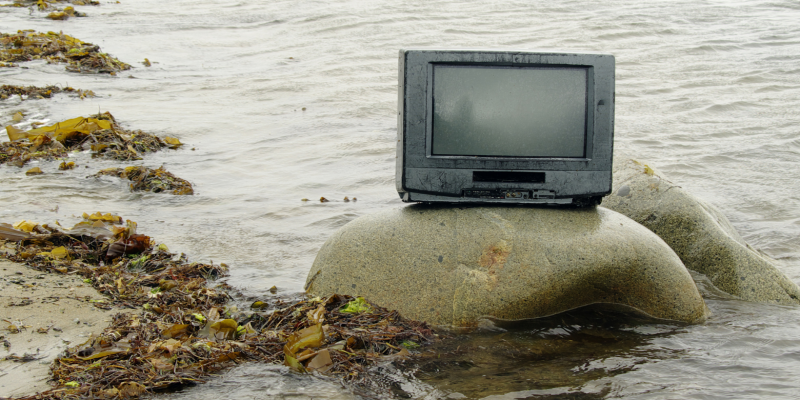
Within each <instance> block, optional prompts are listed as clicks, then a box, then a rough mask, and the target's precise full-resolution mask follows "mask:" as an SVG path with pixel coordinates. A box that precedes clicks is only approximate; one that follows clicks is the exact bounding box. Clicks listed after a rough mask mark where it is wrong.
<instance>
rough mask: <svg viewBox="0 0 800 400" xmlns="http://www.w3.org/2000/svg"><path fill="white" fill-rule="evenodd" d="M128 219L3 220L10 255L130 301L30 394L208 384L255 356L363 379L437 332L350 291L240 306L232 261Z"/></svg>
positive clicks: (355, 381)
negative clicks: (229, 279)
mask: <svg viewBox="0 0 800 400" xmlns="http://www.w3.org/2000/svg"><path fill="white" fill-rule="evenodd" d="M122 219H123V218H122V217H120V216H117V215H113V214H110V213H105V214H103V213H99V212H98V213H94V214H91V215H89V214H84V215H83V220H82V221H80V222H78V223H77V224H76V225H75V226H74V227H73V228H72V229H64V228H61V227H60V226H59V227H53V226H47V225H39V224H37V223H35V222H29V221H21V223H19V224H16V225H15V226H16V227H23V226H24V227H26V228H29V229H30V233H28V232H24V231H22V230H17V229H14V228H9V225H8V224H0V228H2V229H0V240H6V241H11V242H13V243H15V245H14V251H13V252H9V253H6V254H5V257H6V258H8V259H11V260H13V261H16V262H21V263H25V264H27V265H28V266H30V267H32V268H34V269H36V270H40V271H46V272H54V273H61V274H77V275H80V276H82V277H83V278H84V282H86V283H89V284H91V285H92V286H93V287H94V288H95V289H97V290H98V291H100V292H101V293H103V294H104V295H105V296H106V299H105V300H102V301H94V302H93V303H92V304H93V305H94V306H95V307H99V308H107V307H110V306H111V305H112V304H113V305H115V306H118V307H122V308H127V309H130V311H126V312H121V313H118V314H117V315H116V316H115V317H114V319H113V321H112V322H111V324H110V326H109V327H107V328H106V329H105V331H104V333H103V334H101V335H99V336H96V337H91V338H89V340H87V341H86V342H85V343H83V344H80V345H78V346H75V347H72V348H69V349H68V350H67V351H66V353H65V354H64V355H62V356H61V357H60V358H58V359H56V360H55V361H54V363H53V364H52V366H51V370H52V373H53V382H54V383H55V387H54V388H53V389H51V390H48V391H45V392H42V393H38V394H36V395H32V396H28V397H21V398H20V399H73V398H136V397H139V396H141V395H144V394H149V393H154V392H159V391H164V390H175V389H178V388H180V387H182V386H186V385H194V384H198V383H202V382H204V381H205V380H206V379H207V378H208V377H209V376H210V375H212V374H214V373H216V372H218V371H220V370H222V369H224V368H228V367H232V366H234V365H235V364H238V363H240V362H245V361H247V362H265V363H272V364H277V363H283V364H285V365H287V366H288V367H289V368H291V369H292V370H294V371H297V372H310V371H316V372H318V373H322V374H325V375H328V376H331V377H334V378H337V379H339V380H341V381H342V382H345V383H348V384H351V385H357V386H360V385H365V384H368V383H369V382H370V380H371V379H373V378H374V379H380V378H378V377H371V375H370V373H369V371H370V368H372V367H373V366H378V365H380V364H382V363H388V362H392V361H394V360H398V359H402V358H406V357H410V356H411V355H412V353H411V352H410V351H409V349H415V348H416V347H419V346H420V345H423V344H426V343H429V342H431V341H432V340H433V339H434V338H435V336H436V335H435V334H434V333H433V332H432V331H431V329H430V328H429V327H428V326H427V325H426V324H425V323H422V322H416V321H411V320H407V319H404V318H402V317H401V316H400V315H399V314H398V313H397V312H396V311H389V310H386V309H383V308H381V307H378V306H376V305H374V304H371V303H369V302H368V301H367V300H365V299H363V298H353V297H350V296H341V295H332V296H329V297H326V298H304V297H298V298H287V297H278V296H274V295H267V297H266V298H265V299H263V300H260V301H257V302H255V303H254V307H253V311H247V312H245V311H240V310H238V309H237V307H236V306H234V305H231V304H230V302H229V300H231V299H232V298H233V297H232V296H231V294H234V295H235V294H236V293H235V289H234V288H232V287H230V286H228V285H226V284H224V283H215V282H214V281H215V280H216V279H218V278H220V277H223V276H225V275H226V271H227V267H226V266H225V265H224V264H219V265H215V264H201V263H194V262H192V263H190V262H189V261H188V260H187V258H186V256H185V255H183V254H173V253H170V252H169V251H168V250H167V247H166V246H165V245H163V244H158V245H157V244H156V242H155V241H154V240H152V239H151V238H150V237H148V236H146V235H142V234H140V233H138V232H137V224H136V223H135V222H133V221H130V220H127V221H125V223H124V224H122V222H121V221H122ZM42 232H44V233H42ZM256 303H258V307H255V304H256ZM414 351H415V352H416V350H414Z"/></svg>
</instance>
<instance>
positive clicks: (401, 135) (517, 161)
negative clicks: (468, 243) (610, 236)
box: [396, 50, 614, 206]
mask: <svg viewBox="0 0 800 400" xmlns="http://www.w3.org/2000/svg"><path fill="white" fill-rule="evenodd" d="M399 66H400V71H399V72H400V74H399V82H398V83H399V85H398V89H399V90H398V125H397V174H396V182H397V191H398V193H399V195H400V197H401V198H402V199H403V201H406V202H412V201H414V202H472V203H525V204H542V203H544V204H572V205H579V206H585V205H592V204H598V203H599V202H600V200H601V199H602V197H603V196H605V195H607V194H608V193H610V192H611V160H612V152H613V139H614V57H613V56H611V55H608V54H574V53H552V52H525V51H493V50H401V51H400V65H399Z"/></svg>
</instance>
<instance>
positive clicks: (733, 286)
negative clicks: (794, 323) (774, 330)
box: [603, 157, 800, 304]
mask: <svg viewBox="0 0 800 400" xmlns="http://www.w3.org/2000/svg"><path fill="white" fill-rule="evenodd" d="M612 190H613V191H612V194H611V195H609V196H607V197H605V198H604V199H603V207H607V208H609V209H612V210H614V211H617V212H619V213H621V214H624V215H626V216H628V217H630V218H631V219H633V220H634V221H636V222H639V223H640V224H642V225H644V226H645V227H647V228H648V229H650V230H651V231H653V232H655V233H656V234H657V235H658V236H660V237H661V238H662V239H664V241H665V242H666V243H667V244H668V245H669V246H670V247H671V248H672V249H673V250H675V253H677V254H678V256H679V257H680V258H681V260H682V261H683V263H684V264H685V265H686V268H688V269H690V270H693V271H696V272H699V273H701V274H704V275H705V276H707V277H708V278H709V279H710V280H711V282H712V283H713V284H714V285H715V286H716V287H717V288H719V289H720V290H722V291H724V292H726V293H728V294H731V295H733V296H736V297H738V298H740V299H742V300H747V301H757V302H765V303H777V304H800V288H798V286H797V284H795V283H794V282H792V281H791V280H790V279H789V278H787V277H786V276H785V275H784V274H783V273H782V272H781V271H780V270H779V269H778V264H777V262H776V261H775V260H773V259H771V258H769V257H768V256H766V255H764V254H762V253H760V252H758V251H757V250H755V249H753V248H752V247H750V246H749V245H748V244H747V243H745V241H744V240H743V239H742V237H741V236H739V234H738V233H737V232H736V230H735V229H734V228H733V226H732V225H731V223H730V222H729V221H728V219H727V218H726V217H725V216H724V215H722V213H721V212H720V211H719V210H717V209H716V208H715V207H713V206H711V205H709V204H706V203H705V202H703V201H702V200H700V199H698V198H697V197H695V196H693V195H692V194H690V193H688V192H687V191H686V190H684V189H682V188H681V187H680V186H677V185H675V184H674V183H672V182H670V181H669V180H667V179H666V178H665V177H664V176H663V175H662V174H661V173H659V172H657V171H655V170H654V169H653V168H652V167H650V166H648V165H645V164H643V163H641V162H639V161H636V160H633V159H630V158H627V157H619V158H617V159H615V160H614V183H613V189H612Z"/></svg>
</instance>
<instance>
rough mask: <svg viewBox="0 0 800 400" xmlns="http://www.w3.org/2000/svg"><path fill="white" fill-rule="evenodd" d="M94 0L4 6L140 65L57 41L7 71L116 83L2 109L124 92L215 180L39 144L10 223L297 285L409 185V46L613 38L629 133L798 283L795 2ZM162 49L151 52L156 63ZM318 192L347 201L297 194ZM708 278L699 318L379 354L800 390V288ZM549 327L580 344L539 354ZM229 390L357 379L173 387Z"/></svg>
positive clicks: (472, 376)
mask: <svg viewBox="0 0 800 400" xmlns="http://www.w3.org/2000/svg"><path fill="white" fill-rule="evenodd" d="M79 9H80V10H82V11H85V12H87V13H89V17H88V18H85V19H78V18H73V19H70V20H68V21H50V20H46V19H43V18H42V16H43V15H42V14H40V13H38V12H33V13H32V14H30V15H29V12H28V11H27V10H24V9H14V8H0V31H2V32H13V31H16V30H17V29H36V30H40V31H47V30H53V31H59V30H61V31H63V32H64V33H66V34H69V35H72V36H75V37H77V38H79V39H82V40H84V41H88V42H92V43H95V44H97V45H100V46H101V48H102V49H103V51H106V52H108V53H110V54H112V55H114V56H116V57H118V58H119V59H121V60H123V61H126V62H128V63H131V64H134V65H135V66H136V68H135V69H134V70H132V71H130V72H125V73H122V74H120V76H118V77H109V76H105V75H76V74H68V73H66V72H64V70H63V66H58V65H47V64H44V63H41V62H34V63H28V64H26V65H25V66H26V67H27V68H26V69H20V68H13V69H8V68H6V69H0V81H2V83H4V84H25V85H28V84H35V85H48V84H63V85H67V84H68V85H70V86H72V87H75V88H80V89H90V90H93V91H94V92H95V93H97V94H98V97H96V98H93V99H86V100H83V101H81V100H78V99H75V98H71V97H67V96H59V97H57V98H56V99H52V100H36V101H24V102H20V101H18V100H7V101H3V102H0V123H3V124H8V123H11V115H12V114H13V113H14V112H16V111H20V110H21V111H24V112H26V113H28V116H29V119H27V120H26V121H24V123H23V125H20V126H21V127H25V124H29V123H30V122H33V121H46V122H56V121H60V120H64V119H68V118H73V117H75V116H77V115H84V116H86V115H89V114H91V113H96V112H97V111H98V110H101V111H110V112H111V113H112V114H113V115H114V116H115V117H116V118H117V120H118V121H119V122H120V123H121V124H122V125H123V126H125V127H127V128H130V129H142V130H145V131H148V132H152V133H156V134H159V135H170V136H175V137H178V138H179V139H180V140H181V141H182V142H184V143H186V144H187V145H185V146H184V147H183V148H182V149H181V150H177V151H165V152H161V153H157V154H155V155H150V156H148V157H147V158H145V160H143V161H140V162H137V163H136V164H137V165H146V166H150V167H158V166H160V165H164V166H165V167H166V168H167V169H168V170H169V171H170V172H172V173H174V174H176V175H177V176H179V177H182V178H185V179H188V180H190V181H191V182H192V183H193V184H194V185H195V192H196V195H195V196H191V197H175V196H164V195H158V194H132V193H129V192H128V191H127V188H126V184H125V183H122V182H120V181H119V180H116V179H112V178H103V179H96V178H92V177H87V176H88V175H91V174H93V173H94V172H95V171H97V170H99V169H100V168H105V167H111V166H117V165H118V164H117V163H114V162H110V161H103V160H91V159H90V157H89V155H88V154H76V155H74V157H75V159H76V161H77V163H78V164H79V165H81V166H89V168H88V169H86V168H81V169H78V170H74V171H66V172H63V173H57V172H53V171H55V170H56V166H57V164H55V163H41V164H39V166H40V167H42V169H43V170H44V171H45V172H49V173H46V174H44V175H40V176H35V177H28V176H25V173H24V171H25V170H26V169H27V168H25V169H18V168H16V167H8V166H2V167H0V221H5V222H15V221H18V220H20V219H32V220H35V221H39V222H53V221H54V220H56V219H58V220H60V221H61V222H62V223H63V224H64V225H67V224H72V223H74V222H76V221H77V218H76V217H75V216H77V215H80V214H81V213H83V212H93V211H104V212H107V211H110V212H114V213H117V214H120V215H122V216H123V217H125V218H128V219H132V220H134V221H137V222H138V223H139V227H140V230H141V231H142V232H144V233H146V234H148V235H151V236H153V237H155V238H157V239H158V240H159V241H162V242H164V243H167V244H168V245H169V247H170V249H171V250H172V251H181V252H185V253H187V254H189V255H190V257H191V258H192V259H193V260H196V261H208V260H213V261H215V262H217V263H219V262H225V263H227V264H229V265H230V266H231V267H232V271H231V272H232V277H231V278H230V283H231V284H233V285H235V286H238V287H241V288H243V290H244V292H245V294H249V295H259V294H263V293H264V292H265V290H266V289H267V288H269V287H271V286H272V285H276V286H277V287H278V288H279V289H280V290H281V291H282V292H284V293H292V292H299V291H301V290H302V286H303V283H304V281H305V276H306V272H307V271H308V268H309V267H310V265H311V263H312V262H313V259H314V256H315V254H316V251H317V250H318V249H319V247H320V246H321V245H322V243H323V242H324V241H325V240H326V238H327V237H328V236H329V235H330V234H331V233H333V232H334V231H335V230H336V229H337V228H339V227H341V226H342V225H344V224H345V223H347V222H348V221H350V220H352V219H354V218H356V217H358V216H360V215H365V214H369V213H372V212H376V211H378V210H382V209H385V208H387V207H399V206H401V203H400V201H399V200H398V198H397V193H396V191H395V189H394V142H395V135H396V115H395V113H396V103H397V98H396V84H397V51H398V49H400V48H412V47H438V48H454V47H466V48H508V49H556V50H567V51H576V52H579V51H597V52H607V53H611V54H614V55H615V56H616V60H617V81H616V98H617V103H616V129H615V132H616V148H617V149H618V150H621V151H625V152H628V153H632V154H635V155H637V157H639V158H641V159H644V160H647V162H648V163H649V164H650V165H653V166H655V167H656V168H658V169H660V170H661V171H663V172H664V173H665V174H666V175H667V176H669V177H670V178H671V179H672V180H673V181H674V182H676V183H678V184H680V185H681V186H683V187H684V188H686V189H688V190H689V191H690V192H692V193H695V194H696V195H698V196H699V197H701V198H703V199H705V200H706V201H708V202H710V203H712V204H714V205H716V206H717V207H719V208H720V209H721V210H722V211H723V212H724V213H725V215H727V216H728V218H730V219H731V221H732V222H733V224H734V226H735V227H736V228H737V229H738V230H739V232H740V233H741V234H742V236H743V237H744V238H745V239H746V240H747V241H748V242H749V243H750V244H752V245H753V246H754V247H756V248H759V249H761V250H762V251H764V252H766V253H767V254H769V255H770V256H772V257H775V258H777V259H779V261H780V262H781V264H782V269H783V271H784V272H785V273H786V274H787V275H788V276H789V277H790V278H792V279H793V280H794V281H795V282H800V241H798V239H797V238H798V237H799V236H800V192H799V191H798V189H797V186H796V182H797V173H798V167H797V161H798V158H800V135H798V133H800V128H798V126H800V124H799V123H798V122H800V116H798V112H797V110H800V24H797V21H798V20H800V5H798V3H797V2H796V1H789V0H783V1H738V2H737V1H702V2H698V1H650V2H639V1H637V2H633V1H627V2H626V1H606V2H592V1H540V2H535V3H533V2H528V1H505V2H487V1H469V2H454V1H446V2H430V1H427V2H423V1H402V0H400V1H391V2H390V1H382V0H374V1H369V2H368V1H355V0H352V1H333V2H323V1H302V0H296V1H269V2H267V1H249V2H245V1H224V0H223V1H209V0H193V1H187V0H182V1H181V0H177V1H170V2H163V1H155V0H139V1H136V2H133V1H130V2H128V1H123V2H122V3H120V4H114V3H103V4H102V5H101V6H99V7H79ZM145 57H146V58H148V59H150V60H151V61H152V62H154V64H153V66H152V67H150V68H145V67H144V66H142V65H141V64H139V62H140V61H142V60H144V58H145ZM304 108H305V110H304ZM2 140H6V139H5V138H3V139H2ZM192 148H194V149H195V150H191V149H192ZM34 165H36V164H34ZM34 165H31V166H34ZM28 168H30V167H28ZM320 196H325V197H327V198H329V199H333V200H335V201H332V202H329V203H319V202H316V201H310V202H307V203H304V202H301V201H300V199H301V198H309V199H312V200H314V199H317V198H319V197H320ZM345 196H349V197H351V198H352V197H357V198H358V201H357V202H349V203H345V202H342V201H340V199H342V198H344V197H345ZM336 200H339V201H336ZM703 291H704V294H705V296H706V297H707V302H708V305H709V307H710V309H711V310H712V312H713V313H714V314H713V316H712V318H711V319H710V320H709V321H708V322H707V323H706V324H703V325H698V326H677V325H664V324H660V323H657V322H653V321H649V322H641V321H638V320H635V321H628V320H627V319H624V318H622V319H620V321H618V322H614V323H602V324H600V323H597V324H594V323H590V322H585V323H583V324H582V323H580V322H578V323H567V322H564V323H561V325H558V323H556V322H553V323H554V324H556V327H554V328H552V329H553V332H550V333H548V332H544V333H543V332H542V331H540V327H541V326H545V325H547V324H551V325H552V324H553V323H550V322H547V323H546V322H541V321H540V322H538V323H532V325H529V326H517V327H514V328H509V329H507V330H506V331H505V332H496V331H494V330H492V329H486V330H483V331H481V332H479V333H477V334H473V335H470V336H467V337H463V338H460V339H459V340H461V341H463V346H464V349H465V350H459V351H457V352H456V353H455V354H451V352H448V351H449V350H451V349H449V348H443V349H441V351H442V352H443V353H444V355H443V357H444V358H445V362H442V363H441V365H439V364H431V363H427V364H426V363H425V362H421V363H420V364H419V365H417V366H405V367H404V368H406V369H403V368H400V369H399V370H397V371H388V370H387V371H384V372H385V376H386V377H387V378H386V379H393V380H396V381H398V382H399V383H396V384H395V385H394V386H391V385H390V386H391V387H395V388H398V387H399V388H401V389H402V391H400V390H399V389H398V390H395V391H389V392H387V393H389V394H387V396H388V395H390V394H392V393H393V394H394V395H396V396H402V395H403V394H402V392H405V393H406V394H407V395H410V396H412V397H445V396H450V397H452V398H458V397H460V395H464V396H467V397H471V398H480V397H487V396H492V397H494V396H499V397H502V398H524V397H532V396H566V395H567V394H569V395H570V396H573V397H574V398H592V397H624V398H729V397H735V398H781V399H785V398H793V397H794V398H798V393H800V390H799V389H800V378H797V377H796V373H795V372H794V371H797V370H798V369H799V368H800V322H797V321H800V309H798V308H797V307H779V306H771V305H762V304H752V303H744V302H740V301H736V300H732V299H729V298H726V297H725V296H721V295H719V294H718V293H717V292H716V291H714V290H713V288H710V287H706V288H704V289H703ZM587 318H588V317H587ZM593 324H594V325H593ZM548 326H549V325H548ZM548 329H549V328H548ZM558 329H561V331H558ZM587 330H593V331H592V332H595V331H597V332H600V333H597V332H595V334H593V333H587ZM597 335H600V336H597ZM611 337H614V338H616V339H614V338H611ZM503 340H505V341H503ZM543 343H552V344H553V346H562V347H554V349H553V350H552V353H548V354H550V355H549V356H548V357H539V356H536V351H535V350H537V349H539V347H537V346H544V345H545V344H543ZM481 347H483V349H482V348H481ZM487 348H488V349H490V351H487V350H486V349H487ZM509 357H512V359H513V360H515V361H513V362H509V361H507V360H508V359H509ZM513 357H517V358H513ZM431 365H435V368H433V367H431ZM426 368H428V369H426ZM431 368H433V369H431ZM431 371H434V372H431ZM484 375H486V377H484ZM528 379H530V381H529V380H528ZM403 388H405V389H403ZM220 393H222V394H225V395H226V397H233V396H248V397H249V396H251V395H254V396H258V395H259V394H263V395H262V396H261V397H266V396H275V397H317V398H319V397H324V398H348V397H352V396H353V394H352V393H351V391H350V390H349V389H345V388H342V387H341V386H339V385H338V384H336V383H335V382H334V383H332V382H328V381H324V380H320V379H315V378H310V377H298V376H295V375H292V374H288V373H286V371H284V370H282V369H281V368H279V367H274V368H272V367H271V368H265V367H263V366H248V365H244V366H241V367H239V368H236V369H234V370H233V371H230V372H228V373H226V374H225V375H224V376H223V377H221V378H219V379H218V380H216V381H214V382H213V383H211V384H209V385H204V386H200V387H197V388H193V389H190V390H187V391H186V392H184V393H181V394H177V395H175V396H176V397H186V398H189V397H192V398H196V397H199V398H215V397H219V395H220Z"/></svg>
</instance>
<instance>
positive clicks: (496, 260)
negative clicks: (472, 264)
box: [478, 240, 509, 275]
mask: <svg viewBox="0 0 800 400" xmlns="http://www.w3.org/2000/svg"><path fill="white" fill-rule="evenodd" d="M508 253H509V246H508V243H506V241H505V240H501V241H500V243H498V244H496V245H494V246H489V247H487V248H485V249H484V250H483V252H482V254H481V257H480V259H478V265H480V266H481V267H484V268H486V269H488V270H489V271H488V272H489V273H490V274H492V275H495V274H497V272H498V270H501V269H503V266H504V265H505V264H506V260H507V259H508Z"/></svg>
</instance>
